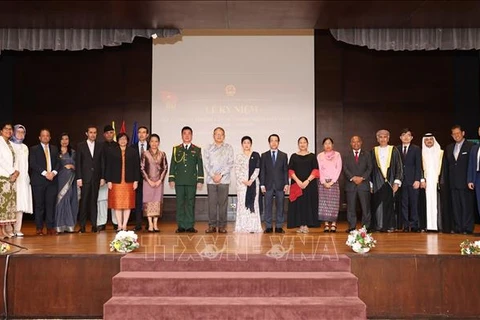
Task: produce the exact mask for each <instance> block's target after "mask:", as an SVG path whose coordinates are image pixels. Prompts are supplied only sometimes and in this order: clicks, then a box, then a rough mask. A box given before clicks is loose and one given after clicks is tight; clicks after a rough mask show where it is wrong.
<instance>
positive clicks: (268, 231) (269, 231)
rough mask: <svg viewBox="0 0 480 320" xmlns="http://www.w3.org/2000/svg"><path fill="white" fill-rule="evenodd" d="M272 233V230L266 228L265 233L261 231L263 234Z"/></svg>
mask: <svg viewBox="0 0 480 320" xmlns="http://www.w3.org/2000/svg"><path fill="white" fill-rule="evenodd" d="M272 232H273V229H272V228H267V229H265V231H263V233H272Z"/></svg>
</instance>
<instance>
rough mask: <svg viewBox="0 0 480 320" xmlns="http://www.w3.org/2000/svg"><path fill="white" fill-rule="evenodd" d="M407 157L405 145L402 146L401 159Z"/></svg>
mask: <svg viewBox="0 0 480 320" xmlns="http://www.w3.org/2000/svg"><path fill="white" fill-rule="evenodd" d="M406 157H407V146H403V159H405V158H406Z"/></svg>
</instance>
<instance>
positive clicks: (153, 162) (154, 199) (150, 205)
mask: <svg viewBox="0 0 480 320" xmlns="http://www.w3.org/2000/svg"><path fill="white" fill-rule="evenodd" d="M148 143H149V147H150V148H149V149H148V150H147V151H145V152H144V153H143V154H142V160H141V161H140V167H141V171H142V176H143V216H144V217H147V218H148V232H160V230H158V227H157V222H158V218H161V217H162V211H163V182H164V181H165V175H166V174H167V171H168V163H167V156H166V155H165V152H163V151H161V150H160V149H159V148H158V147H159V145H160V137H159V136H158V135H157V134H155V133H154V134H152V135H151V136H150V139H149V142H148Z"/></svg>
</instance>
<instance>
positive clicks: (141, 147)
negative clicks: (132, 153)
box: [140, 143, 145, 154]
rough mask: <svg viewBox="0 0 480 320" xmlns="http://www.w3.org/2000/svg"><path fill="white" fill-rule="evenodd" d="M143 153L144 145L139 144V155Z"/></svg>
mask: <svg viewBox="0 0 480 320" xmlns="http://www.w3.org/2000/svg"><path fill="white" fill-rule="evenodd" d="M143 151H145V145H144V144H143V143H142V144H140V154H143Z"/></svg>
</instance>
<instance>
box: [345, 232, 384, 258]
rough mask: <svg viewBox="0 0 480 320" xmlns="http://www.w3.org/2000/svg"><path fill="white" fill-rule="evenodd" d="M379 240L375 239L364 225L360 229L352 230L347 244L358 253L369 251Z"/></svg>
mask: <svg viewBox="0 0 480 320" xmlns="http://www.w3.org/2000/svg"><path fill="white" fill-rule="evenodd" d="M376 243H377V241H376V240H375V239H373V237H372V234H371V233H367V228H365V226H363V227H362V228H360V229H358V230H353V231H351V232H350V234H349V235H348V238H347V242H346V245H347V246H349V247H351V248H352V250H353V251H355V252H357V253H367V252H368V251H370V249H371V248H373V247H375V244H376Z"/></svg>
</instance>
